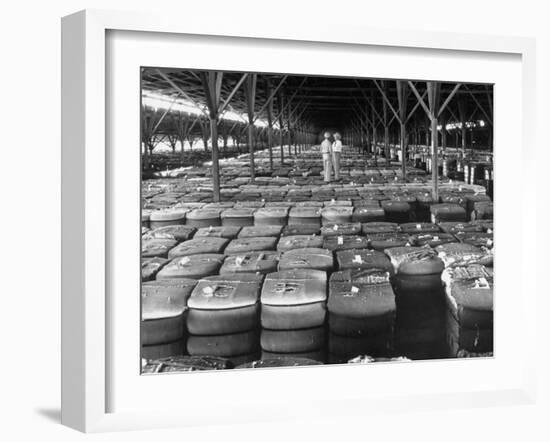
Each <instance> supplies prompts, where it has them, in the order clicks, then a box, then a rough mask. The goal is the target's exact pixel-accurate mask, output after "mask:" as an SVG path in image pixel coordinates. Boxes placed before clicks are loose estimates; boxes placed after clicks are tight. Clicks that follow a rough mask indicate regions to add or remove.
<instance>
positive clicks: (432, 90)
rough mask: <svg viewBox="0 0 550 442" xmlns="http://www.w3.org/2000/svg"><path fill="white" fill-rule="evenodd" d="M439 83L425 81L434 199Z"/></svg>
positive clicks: (436, 168)
mask: <svg viewBox="0 0 550 442" xmlns="http://www.w3.org/2000/svg"><path fill="white" fill-rule="evenodd" d="M440 88H441V84H440V83H438V82H435V81H428V82H427V90H428V104H429V107H430V120H431V126H432V146H431V150H432V181H433V184H432V198H433V200H434V201H436V202H437V201H439V188H438V179H439V164H438V158H439V154H438V150H437V125H438V123H437V115H438V114H439V92H440Z"/></svg>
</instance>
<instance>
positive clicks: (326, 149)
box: [321, 132, 332, 183]
mask: <svg viewBox="0 0 550 442" xmlns="http://www.w3.org/2000/svg"><path fill="white" fill-rule="evenodd" d="M323 138H324V140H323V141H322V142H321V154H322V155H323V174H324V177H325V182H326V183H330V175H331V172H332V170H331V169H332V158H331V157H332V143H331V142H330V132H325V133H324V135H323Z"/></svg>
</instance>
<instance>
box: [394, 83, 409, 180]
mask: <svg viewBox="0 0 550 442" xmlns="http://www.w3.org/2000/svg"><path fill="white" fill-rule="evenodd" d="M396 89H397V102H398V104H399V124H400V129H401V131H400V132H401V133H400V137H399V141H400V147H401V174H402V176H403V179H405V178H406V177H407V156H406V153H405V151H406V147H407V128H406V123H407V101H408V98H409V90H408V87H407V82H406V81H396Z"/></svg>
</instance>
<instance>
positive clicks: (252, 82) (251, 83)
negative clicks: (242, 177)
mask: <svg viewBox="0 0 550 442" xmlns="http://www.w3.org/2000/svg"><path fill="white" fill-rule="evenodd" d="M257 81H258V74H250V75H249V76H248V77H247V78H246V80H245V83H244V84H245V88H244V92H245V98H246V105H247V114H248V153H249V155H250V179H251V181H252V182H254V180H255V179H256V171H255V163H254V106H255V104H256V84H257Z"/></svg>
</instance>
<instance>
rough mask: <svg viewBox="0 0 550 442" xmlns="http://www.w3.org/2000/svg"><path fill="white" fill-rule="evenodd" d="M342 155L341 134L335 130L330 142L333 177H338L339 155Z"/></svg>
mask: <svg viewBox="0 0 550 442" xmlns="http://www.w3.org/2000/svg"><path fill="white" fill-rule="evenodd" d="M341 155H342V136H341V135H340V134H339V133H338V132H336V133H335V134H334V143H332V165H333V167H334V179H335V180H339V179H340V156H341Z"/></svg>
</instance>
